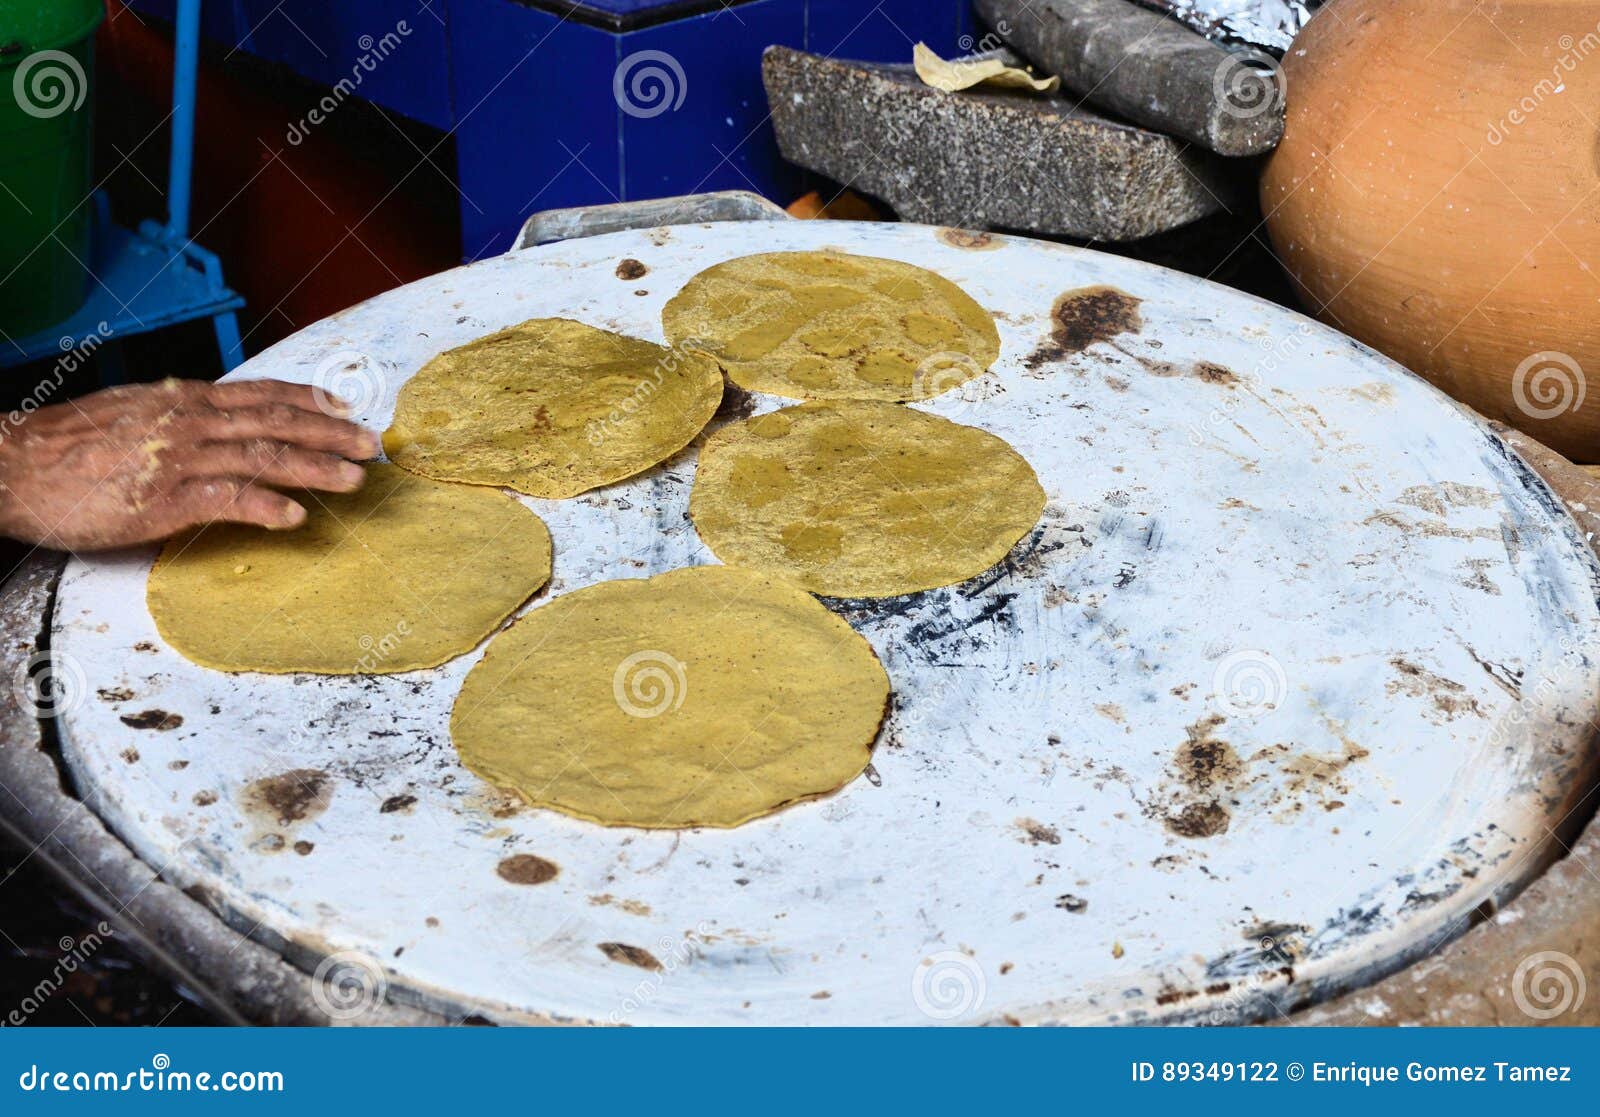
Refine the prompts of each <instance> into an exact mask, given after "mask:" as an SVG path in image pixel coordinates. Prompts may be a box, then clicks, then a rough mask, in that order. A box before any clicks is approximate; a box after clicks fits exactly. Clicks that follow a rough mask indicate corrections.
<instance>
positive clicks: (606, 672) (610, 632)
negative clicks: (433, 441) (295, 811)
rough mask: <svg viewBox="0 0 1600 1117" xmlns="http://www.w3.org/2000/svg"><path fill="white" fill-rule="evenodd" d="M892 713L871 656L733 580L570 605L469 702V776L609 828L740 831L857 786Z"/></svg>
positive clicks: (815, 618) (805, 599)
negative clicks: (472, 774)
mask: <svg viewBox="0 0 1600 1117" xmlns="http://www.w3.org/2000/svg"><path fill="white" fill-rule="evenodd" d="M888 700H889V678H888V676H887V675H886V674H885V673H884V670H883V666H882V665H881V664H880V663H879V662H878V659H877V656H875V655H874V654H873V651H872V648H871V646H870V645H868V643H867V642H866V640H864V639H863V638H862V637H861V636H860V635H858V634H857V633H856V632H855V631H854V630H852V629H851V628H850V626H849V625H848V624H846V623H845V622H844V621H843V620H841V619H839V618H838V617H837V616H835V615H834V614H833V613H831V612H829V611H828V610H827V609H825V608H823V606H822V605H821V604H820V603H818V602H817V601H816V599H814V598H812V597H810V596H808V595H807V594H806V593H805V592H804V591H802V590H800V589H799V588H798V587H796V586H793V585H790V584H789V583H786V582H784V581H782V580H781V579H776V578H772V577H769V576H766V575H762V574H755V573H750V572H747V571H740V570H732V569H729V568H728V567H724V566H701V567H691V568H688V569H684V570H674V571H671V572H670V573H666V574H660V575H657V576H656V577H654V578H648V579H629V580H624V581H615V582H601V583H599V584H598V585H593V586H589V587H587V588H585V589H581V590H577V591H575V592H573V593H568V594H563V595H562V596H561V597H558V598H555V599H554V600H551V601H549V602H546V603H545V604H544V605H542V606H540V607H539V608H537V609H534V610H533V611H532V612H530V613H528V614H527V615H525V616H524V617H522V618H521V619H520V620H518V621H517V623H515V624H513V625H512V626H511V627H510V628H508V629H506V631H505V632H503V633H501V634H500V635H499V636H497V637H495V639H494V640H493V641H491V642H490V644H489V647H488V650H487V651H485V652H484V656H483V659H482V660H481V661H479V663H478V664H477V666H475V667H474V668H473V669H472V670H471V672H469V673H468V675H467V678H466V681H465V682H464V683H463V684H462V686H461V693H460V695H459V696H458V697H457V698H456V704H455V709H454V710H453V712H452V713H451V717H450V737H451V740H452V741H454V743H455V746H456V749H457V750H458V751H459V752H460V754H461V760H462V763H464V764H465V765H466V766H467V767H468V768H470V769H471V770H472V771H474V772H476V773H477V774H478V775H480V776H482V777H483V778H484V779H486V780H488V781H489V782H491V783H493V784H495V785H497V786H499V787H502V788H505V789H507V790H509V791H512V792H515V793H516V794H517V795H520V796H521V797H522V798H523V799H525V800H526V801H527V802H529V803H531V804H532V805H534V806H536V807H548V808H550V809H552V810H556V811H560V812H562V813H563V814H568V815H572V816H574V817H577V818H582V819H587V820H589V821H591V822H599V823H602V824H604V825H607V826H638V827H643V828H646V829H671V828H686V827H694V826H716V827H727V826H738V825H739V824H741V823H744V822H748V821H750V820H751V819H753V818H757V817H760V816H761V815H765V814H770V813H771V812H772V811H775V810H777V809H778V808H780V807H782V806H784V805H785V804H788V803H793V802H796V801H798V800H802V799H811V798H815V797H816V796H819V795H826V794H828V793H829V792H831V791H834V790H836V789H838V788H839V787H841V786H843V785H844V784H845V783H848V782H849V781H850V780H852V779H854V778H855V777H856V776H857V775H859V774H860V773H861V771H862V769H863V768H865V767H866V764H867V761H868V759H869V757H870V749H871V745H872V742H873V739H874V738H875V737H876V736H877V733H878V727H879V725H880V724H881V723H882V721H883V717H884V712H885V709H886V707H887V705H888Z"/></svg>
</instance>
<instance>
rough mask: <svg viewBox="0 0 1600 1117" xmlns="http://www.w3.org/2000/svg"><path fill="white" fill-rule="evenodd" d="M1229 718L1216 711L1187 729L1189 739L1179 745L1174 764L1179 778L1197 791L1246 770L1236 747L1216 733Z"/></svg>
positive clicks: (1226, 781)
mask: <svg viewBox="0 0 1600 1117" xmlns="http://www.w3.org/2000/svg"><path fill="white" fill-rule="evenodd" d="M1225 720H1226V719H1224V718H1223V717H1222V715H1221V714H1212V715H1211V716H1210V717H1206V718H1201V719H1200V720H1199V721H1197V722H1195V723H1194V724H1193V725H1190V726H1187V727H1185V728H1184V733H1185V734H1186V735H1187V736H1188V738H1189V739H1188V740H1187V741H1185V742H1184V743H1183V744H1181V745H1179V746H1178V751H1177V754H1176V755H1175V756H1174V757H1173V765H1174V766H1175V767H1176V768H1177V774H1178V778H1179V779H1180V780H1182V781H1183V782H1184V783H1185V784H1187V785H1188V786H1190V787H1192V788H1194V789H1195V790H1196V791H1210V790H1211V789H1212V788H1214V787H1216V786H1217V785H1218V784H1222V785H1227V784H1228V783H1229V782H1230V781H1232V780H1233V779H1235V778H1236V777H1238V776H1239V775H1240V774H1241V773H1242V772H1243V771H1244V764H1243V763H1241V762H1240V760H1239V754H1238V753H1236V752H1234V751H1233V746H1232V745H1230V744H1228V742H1227V741H1224V740H1221V739H1220V738H1218V737H1217V736H1216V730H1217V728H1218V727H1219V726H1221V725H1222V723H1223V722H1224V721H1225Z"/></svg>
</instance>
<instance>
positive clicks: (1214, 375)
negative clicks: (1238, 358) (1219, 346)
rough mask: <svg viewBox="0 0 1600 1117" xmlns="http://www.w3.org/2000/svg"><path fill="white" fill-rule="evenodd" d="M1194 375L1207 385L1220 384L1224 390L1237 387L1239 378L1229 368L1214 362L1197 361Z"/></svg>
mask: <svg viewBox="0 0 1600 1117" xmlns="http://www.w3.org/2000/svg"><path fill="white" fill-rule="evenodd" d="M1194 374H1195V375H1196V376H1198V377H1199V378H1200V379H1201V380H1204V381H1205V382H1206V383H1207V384H1220V385H1222V386H1223V387H1226V388H1233V387H1237V386H1238V383H1239V376H1238V374H1237V373H1236V372H1234V371H1233V370H1232V369H1231V368H1228V367H1226V366H1225V365H1219V364H1217V363H1216V362H1214V361H1197V362H1196V363H1195V366H1194Z"/></svg>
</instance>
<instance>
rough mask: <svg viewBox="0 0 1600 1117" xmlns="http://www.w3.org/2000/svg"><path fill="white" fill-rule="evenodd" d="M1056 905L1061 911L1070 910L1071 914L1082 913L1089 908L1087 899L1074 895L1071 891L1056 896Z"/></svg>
mask: <svg viewBox="0 0 1600 1117" xmlns="http://www.w3.org/2000/svg"><path fill="white" fill-rule="evenodd" d="M1056 907H1058V908H1060V909H1061V910H1062V911H1070V912H1071V913H1072V914H1073V915H1082V914H1083V913H1084V912H1086V911H1088V910H1089V901H1088V900H1085V899H1084V898H1083V897H1082V896H1074V895H1073V894H1072V893H1071V892H1068V893H1066V894H1065V895H1063V896H1057V897H1056Z"/></svg>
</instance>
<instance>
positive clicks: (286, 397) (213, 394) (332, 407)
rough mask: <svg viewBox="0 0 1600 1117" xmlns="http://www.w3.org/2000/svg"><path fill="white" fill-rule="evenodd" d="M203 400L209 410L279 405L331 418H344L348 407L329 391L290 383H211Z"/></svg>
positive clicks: (256, 381) (246, 381)
mask: <svg viewBox="0 0 1600 1117" xmlns="http://www.w3.org/2000/svg"><path fill="white" fill-rule="evenodd" d="M207 399H208V400H209V401H210V403H211V405H212V406H213V407H217V408H223V409H227V408H234V407H262V406H265V405H267V404H274V403H281V404H284V405H286V406H288V407H294V408H298V409H299V410H301V411H315V412H318V413H320V414H323V415H333V416H335V417H338V416H342V415H344V414H345V413H346V412H347V411H348V408H349V405H348V404H347V403H345V401H344V400H341V399H340V398H339V397H337V396H335V395H333V394H332V393H330V392H325V391H323V390H322V389H321V388H314V387H312V386H311V385H310V384H290V383H289V382H288V381H286V380H230V381H225V382H223V383H220V384H212V385H210V389H209V391H208V392H207Z"/></svg>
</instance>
